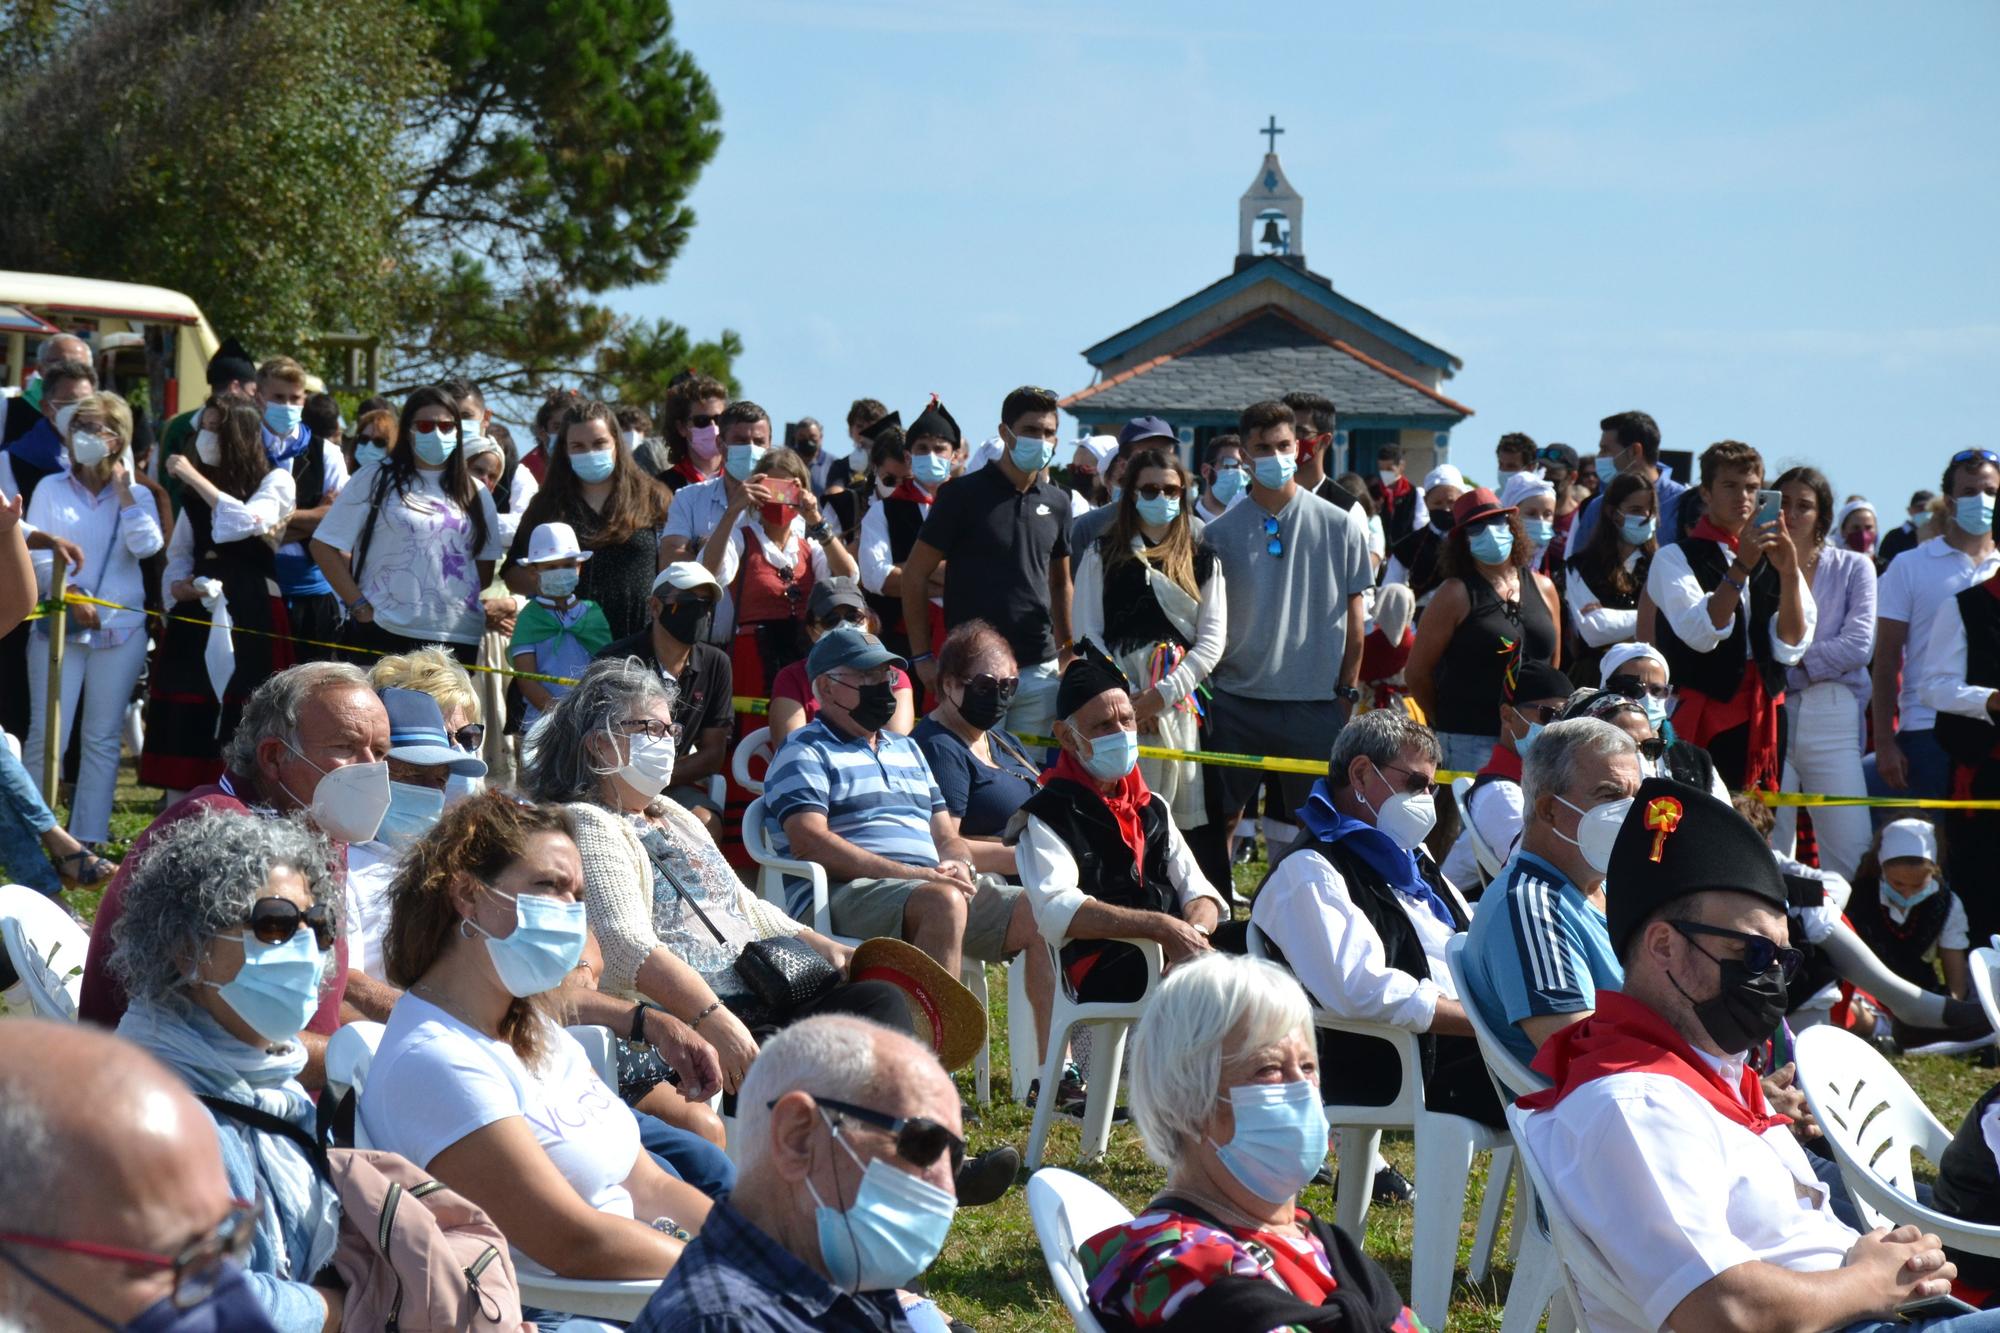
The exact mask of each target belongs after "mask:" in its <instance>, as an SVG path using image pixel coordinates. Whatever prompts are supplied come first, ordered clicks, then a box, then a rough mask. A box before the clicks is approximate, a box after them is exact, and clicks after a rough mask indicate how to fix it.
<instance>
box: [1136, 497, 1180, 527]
mask: <svg viewBox="0 0 2000 1333" xmlns="http://www.w3.org/2000/svg"><path fill="white" fill-rule="evenodd" d="M1137 507H1138V510H1139V517H1140V518H1142V519H1144V520H1145V521H1146V522H1148V523H1151V524H1153V525H1155V526H1156V527H1157V526H1159V525H1161V524H1166V523H1171V522H1173V521H1174V520H1175V519H1177V518H1179V517H1180V516H1181V502H1180V498H1179V497H1178V496H1173V495H1156V496H1154V497H1153V498H1152V499H1150V500H1148V499H1147V498H1146V497H1145V496H1143V495H1142V496H1140V497H1139V500H1138V502H1137Z"/></svg>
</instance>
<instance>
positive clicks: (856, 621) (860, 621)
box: [820, 606, 868, 625]
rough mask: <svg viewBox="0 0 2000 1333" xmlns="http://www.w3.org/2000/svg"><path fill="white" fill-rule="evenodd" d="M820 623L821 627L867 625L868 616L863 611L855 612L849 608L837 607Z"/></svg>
mask: <svg viewBox="0 0 2000 1333" xmlns="http://www.w3.org/2000/svg"><path fill="white" fill-rule="evenodd" d="M820 623H821V624H822V625H865V624H867V623H868V614H867V612H865V611H857V610H855V609H854V608H853V607H851V606H837V607H835V608H834V609H833V613H832V614H831V615H829V616H827V617H826V618H825V619H824V620H822V621H820Z"/></svg>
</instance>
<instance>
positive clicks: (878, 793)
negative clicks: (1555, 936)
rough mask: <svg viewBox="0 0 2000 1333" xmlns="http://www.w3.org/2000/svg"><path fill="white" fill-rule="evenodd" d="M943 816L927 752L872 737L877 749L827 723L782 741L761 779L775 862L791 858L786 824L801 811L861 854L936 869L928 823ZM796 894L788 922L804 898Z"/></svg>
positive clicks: (896, 738)
mask: <svg viewBox="0 0 2000 1333" xmlns="http://www.w3.org/2000/svg"><path fill="white" fill-rule="evenodd" d="M944 808H945V803H944V794H943V793H942V792H940V791H939V790H938V785H937V780H936V779H935V778H933V777H932V776H931V766H930V763H929V762H928V761H927V760H925V758H924V752H923V751H922V750H921V749H920V748H918V746H917V743H916V742H915V741H913V740H911V739H910V738H909V737H908V736H900V735H897V734H896V733H895V732H893V731H882V732H877V733H876V744H874V745H872V746H871V745H870V744H869V743H868V742H867V741H866V740H850V739H849V738H848V737H846V736H843V735H842V734H841V733H840V732H838V731H835V730H834V729H833V728H832V727H831V726H829V725H827V722H826V719H825V718H819V719H817V720H815V721H813V722H809V723H807V724H806V725H805V726H804V727H801V728H800V729H799V730H797V731H795V732H793V733H792V734H791V736H789V737H787V738H786V740H785V743H784V745H783V747H782V748H780V749H779V751H778V753H777V754H776V755H775V756H774V757H773V758H772V760H771V769H770V772H769V773H768V774H766V775H765V778H764V826H765V828H766V830H767V831H768V832H769V834H770V838H771V846H772V848H773V849H774V850H775V851H776V852H777V853H778V854H779V855H780V856H787V857H788V856H790V855H791V854H792V846H791V840H790V839H788V838H787V837H786V836H785V821H786V820H787V819H789V818H791V817H792V816H793V815H796V814H799V813H800V812H802V811H805V812H812V811H816V812H818V813H820V814H822V815H825V816H826V825H827V828H828V829H829V830H831V831H832V832H833V833H835V834H836V835H838V836H840V837H842V838H845V839H846V840H847V841H849V842H851V843H853V844H854V845H855V846H856V847H859V848H861V850H863V851H865V852H873V853H875V854H876V855H877V856H886V857H887V858H889V859H890V860H891V861H900V862H902V863H903V864H904V865H910V866H934V865H936V864H937V863H938V850H937V843H936V842H935V841H933V840H932V838H931V816H932V815H933V814H935V813H937V812H938V811H940V810H943V809H944ZM802 887H803V886H802V882H801V884H799V885H792V884H788V885H787V888H788V889H793V890H794V892H793V894H792V897H793V899H794V901H793V902H792V903H791V909H792V913H793V915H795V916H796V915H799V913H800V911H801V910H802V909H801V905H800V903H799V902H798V901H796V900H797V899H798V898H800V897H801V896H802V895H801V894H800V893H799V892H797V891H796V890H798V889H800V888H802Z"/></svg>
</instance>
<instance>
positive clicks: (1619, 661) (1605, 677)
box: [1597, 643, 1674, 684]
mask: <svg viewBox="0 0 2000 1333" xmlns="http://www.w3.org/2000/svg"><path fill="white" fill-rule="evenodd" d="M1642 657H1643V658H1647V659H1650V660H1651V661H1654V662H1658V663H1659V664H1660V670H1662V671H1664V672H1666V673H1667V679H1668V680H1672V679H1673V678H1674V673H1673V668H1671V667H1669V666H1668V665H1667V659H1666V658H1665V657H1662V656H1661V655H1660V650H1659V649H1658V648H1655V647H1654V646H1653V645H1652V644H1650V643H1621V644H1617V645H1616V646H1614V647H1612V648H1611V649H1609V650H1608V651H1606V652H1605V654H1604V661H1603V663H1602V665H1600V666H1599V667H1598V669H1597V672H1598V682H1599V683H1600V684H1605V683H1609V681H1610V680H1611V678H1612V677H1613V676H1615V675H1617V674H1618V668H1620V667H1622V666H1624V665H1625V664H1626V663H1628V662H1636V661H1638V660H1639V659H1640V658H1642Z"/></svg>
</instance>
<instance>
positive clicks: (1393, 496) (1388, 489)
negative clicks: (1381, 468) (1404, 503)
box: [1375, 477, 1415, 505]
mask: <svg viewBox="0 0 2000 1333" xmlns="http://www.w3.org/2000/svg"><path fill="white" fill-rule="evenodd" d="M1375 485H1376V487H1377V488H1378V489H1380V490H1381V492H1382V496H1383V498H1384V499H1385V500H1387V501H1388V502H1389V503H1390V504H1391V505H1393V504H1395V503H1396V502H1397V501H1398V500H1401V499H1402V498H1403V497H1404V496H1406V495H1408V494H1409V493H1410V492H1411V491H1412V490H1414V489H1415V487H1413V486H1411V485H1410V479H1409V478H1408V477H1398V478H1396V484H1395V485H1394V486H1384V485H1382V481H1381V478H1379V477H1378V478H1376V480H1375Z"/></svg>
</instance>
